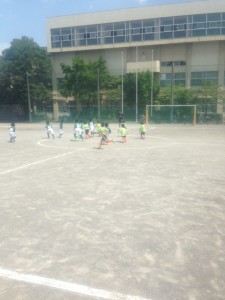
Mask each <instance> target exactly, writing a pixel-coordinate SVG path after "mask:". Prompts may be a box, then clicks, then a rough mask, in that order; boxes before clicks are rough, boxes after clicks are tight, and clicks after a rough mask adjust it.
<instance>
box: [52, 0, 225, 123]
mask: <svg viewBox="0 0 225 300" xmlns="http://www.w3.org/2000/svg"><path fill="white" fill-rule="evenodd" d="M46 28H47V49H48V53H49V54H50V55H51V58H52V63H53V100H54V117H55V118H58V116H59V114H60V103H63V101H65V100H63V98H62V97H61V96H60V94H59V92H58V90H57V80H58V79H59V78H62V77H63V74H62V71H61V67H60V64H61V63H66V64H71V62H72V58H73V57H74V56H76V55H79V56H82V57H83V58H84V60H87V61H91V60H96V59H97V58H98V57H99V56H100V55H101V56H102V57H103V58H104V59H105V60H106V61H107V67H108V69H109V71H110V72H111V73H113V74H121V73H122V72H123V73H126V72H136V71H137V69H138V71H143V70H150V71H153V72H154V73H158V76H159V78H160V84H161V86H169V85H170V84H171V77H173V81H174V84H175V85H179V86H184V87H187V88H190V87H198V86H199V85H200V84H201V82H202V81H204V80H207V81H211V82H213V83H215V84H216V85H218V86H219V87H220V88H221V90H224V89H225V1H224V0H216V1H214V0H206V1H201V0H200V1H194V2H193V1H191V2H182V3H176V4H175V3H171V4H166V5H154V6H143V7H138V8H128V9H120V10H113V11H104V12H95V13H86V14H77V15H68V16H60V17H53V18H48V19H47V26H46ZM218 109H219V111H220V112H222V110H223V108H222V106H221V107H219V108H218ZM224 113H225V112H224Z"/></svg>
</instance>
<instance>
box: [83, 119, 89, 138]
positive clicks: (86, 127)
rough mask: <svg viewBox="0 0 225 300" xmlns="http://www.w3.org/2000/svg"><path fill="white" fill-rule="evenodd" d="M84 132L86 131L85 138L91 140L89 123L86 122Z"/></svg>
mask: <svg viewBox="0 0 225 300" xmlns="http://www.w3.org/2000/svg"><path fill="white" fill-rule="evenodd" d="M83 130H84V133H85V138H86V139H89V138H90V135H89V131H90V127H89V124H88V123H87V122H84V124H83Z"/></svg>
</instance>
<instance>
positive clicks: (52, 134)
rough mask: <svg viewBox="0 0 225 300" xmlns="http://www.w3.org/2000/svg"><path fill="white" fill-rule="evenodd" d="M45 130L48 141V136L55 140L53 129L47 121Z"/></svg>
mask: <svg viewBox="0 0 225 300" xmlns="http://www.w3.org/2000/svg"><path fill="white" fill-rule="evenodd" d="M45 128H46V129H47V136H48V139H50V135H51V136H52V138H53V139H54V138H55V134H54V131H53V128H52V125H51V123H50V122H49V121H46V126H45Z"/></svg>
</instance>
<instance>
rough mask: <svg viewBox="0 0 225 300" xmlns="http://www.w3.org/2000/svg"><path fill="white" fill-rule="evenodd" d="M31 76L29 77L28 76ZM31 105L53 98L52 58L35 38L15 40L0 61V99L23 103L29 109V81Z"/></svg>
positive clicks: (11, 102)
mask: <svg viewBox="0 0 225 300" xmlns="http://www.w3.org/2000/svg"><path fill="white" fill-rule="evenodd" d="M28 76H29V78H28ZM27 80H28V81H29V89H30V99H31V105H32V106H34V105H38V104H39V103H42V102H43V101H46V100H49V99H51V60H50V57H49V56H48V54H47V51H46V49H44V48H43V47H40V46H38V44H37V43H35V42H34V41H33V39H31V38H28V37H22V38H21V39H14V40H13V41H12V42H11V45H10V48H8V49H6V50H4V51H3V53H2V56H1V60H0V101H1V103H4V104H20V105H21V106H23V107H24V110H25V111H28V105H27V98H28V84H27Z"/></svg>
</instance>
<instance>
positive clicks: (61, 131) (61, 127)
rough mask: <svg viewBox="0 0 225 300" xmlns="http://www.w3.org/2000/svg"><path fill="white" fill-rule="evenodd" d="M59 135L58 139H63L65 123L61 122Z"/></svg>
mask: <svg viewBox="0 0 225 300" xmlns="http://www.w3.org/2000/svg"><path fill="white" fill-rule="evenodd" d="M58 133H59V136H58V137H59V138H61V137H62V135H63V121H60V123H59V128H58Z"/></svg>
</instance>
